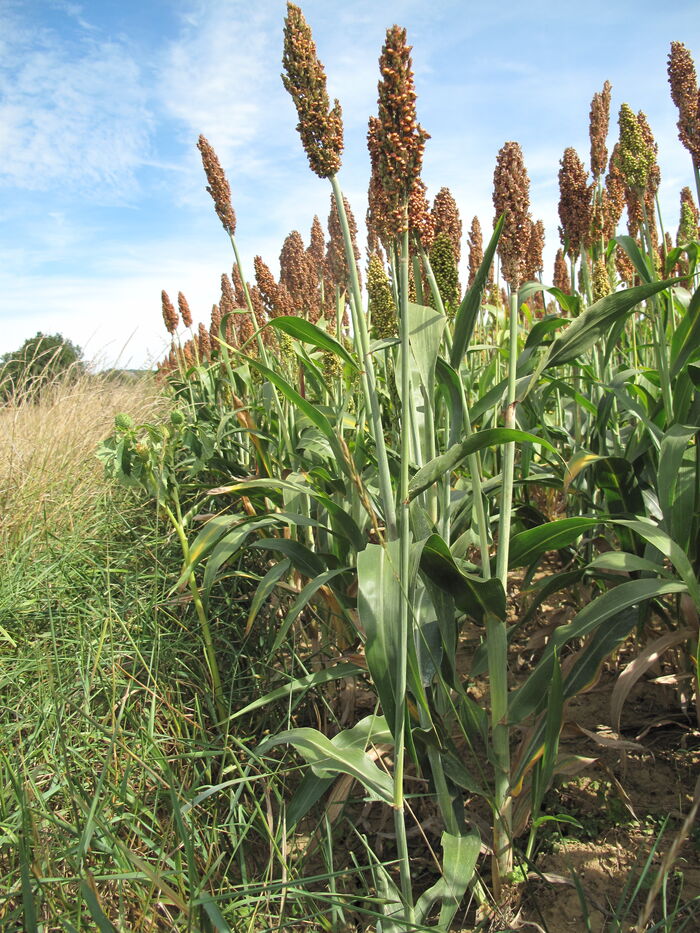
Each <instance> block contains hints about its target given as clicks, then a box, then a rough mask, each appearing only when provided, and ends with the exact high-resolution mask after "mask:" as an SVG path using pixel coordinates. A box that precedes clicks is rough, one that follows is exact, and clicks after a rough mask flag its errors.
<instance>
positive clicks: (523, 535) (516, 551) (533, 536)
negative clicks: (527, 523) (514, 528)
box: [508, 515, 601, 570]
mask: <svg viewBox="0 0 700 933" xmlns="http://www.w3.org/2000/svg"><path fill="white" fill-rule="evenodd" d="M600 523H601V519H600V518H588V517H586V516H583V515H581V516H575V517H573V518H561V519H559V520H558V521H556V522H547V523H546V524H544V525H538V526H537V527H536V528H528V529H527V531H521V532H519V533H518V534H516V535H513V537H512V538H511V539H510V551H509V559H508V566H509V568H510V569H511V570H512V569H513V568H514V567H527V566H529V565H530V564H531V563H533V561H535V560H537V559H538V558H539V557H541V556H542V555H543V554H545V553H546V552H547V551H556V550H559V548H563V547H568V546H569V545H570V544H573V542H574V541H576V539H577V538H579V537H580V536H581V535H582V534H583V533H584V532H586V531H588V530H589V529H590V528H594V527H595V526H596V525H600Z"/></svg>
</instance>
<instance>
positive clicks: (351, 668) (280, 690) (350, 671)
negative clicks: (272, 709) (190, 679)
mask: <svg viewBox="0 0 700 933" xmlns="http://www.w3.org/2000/svg"><path fill="white" fill-rule="evenodd" d="M363 670H364V668H362V667H360V666H359V665H357V664H352V663H350V662H345V661H343V662H342V663H340V664H334V665H333V666H332V667H324V668H323V670H321V671H315V672H314V673H313V674H306V675H305V676H304V677H297V678H296V679H295V680H290V681H289V683H287V684H283V685H282V686H281V687H277V688H276V689H275V690H271V691H270V693H266V694H265V696H263V697H258V699H257V700H253V702H252V703H248V705H247V706H244V707H243V709H239V710H236V712H235V713H233V714H232V715H231V716H229V718H228V721H229V722H231V721H232V720H234V719H239V718H240V717H241V716H247V715H248V714H249V713H253V712H255V710H256V709H260V708H261V707H263V706H267V705H268V704H269V703H276V702H277V700H283V699H287V698H288V697H290V696H292V695H293V694H294V693H299V692H300V691H301V690H308V689H309V688H310V687H317V686H319V685H320V684H327V683H328V682H329V681H331V680H340V679H341V677H354V676H355V675H356V674H362V673H363Z"/></svg>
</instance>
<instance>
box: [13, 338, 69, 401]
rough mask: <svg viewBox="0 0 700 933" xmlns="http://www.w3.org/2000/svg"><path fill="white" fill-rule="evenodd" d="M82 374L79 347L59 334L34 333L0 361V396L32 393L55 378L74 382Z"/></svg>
mask: <svg viewBox="0 0 700 933" xmlns="http://www.w3.org/2000/svg"><path fill="white" fill-rule="evenodd" d="M84 371H85V363H84V362H83V351H82V350H81V349H80V347H78V346H76V345H75V344H74V343H72V342H71V341H70V340H67V339H66V338H65V337H63V336H62V335H61V334H42V333H37V335H36V336H35V337H30V338H29V339H28V340H25V341H24V343H23V344H22V346H21V347H20V348H19V350H15V351H14V352H13V353H6V354H5V355H4V356H2V357H0V396H2V398H3V399H7V398H9V397H11V396H12V395H16V394H18V393H19V394H22V395H24V394H27V393H34V392H36V391H38V390H39V389H41V388H42V387H43V386H45V385H46V384H47V383H49V382H53V381H54V380H56V379H57V378H59V377H65V378H75V377H76V376H78V375H80V374H81V373H83V372H84Z"/></svg>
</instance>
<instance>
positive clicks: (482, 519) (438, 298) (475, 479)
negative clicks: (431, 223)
mask: <svg viewBox="0 0 700 933" xmlns="http://www.w3.org/2000/svg"><path fill="white" fill-rule="evenodd" d="M418 249H419V250H420V255H421V259H422V260H423V266H424V268H425V274H426V278H427V279H428V284H429V285H430V290H431V292H432V294H433V300H434V301H435V306H436V308H437V309H438V311H441V312H442V314H443V315H444V316H445V319H447V312H446V311H445V304H444V302H443V300H442V295H441V294H440V289H439V288H438V284H437V280H436V278H435V273H434V272H433V267H432V265H431V263H430V258H429V256H428V254H427V253H426V252H425V250H424V249H423V246H422V245H421V243H420V241H418ZM445 337H446V339H447V341H448V343H449V342H450V334H449V329H448V328H447V327H446V328H445ZM459 388H460V392H461V396H462V412H463V418H462V421H463V427H464V434H465V436H466V437H471V434H472V425H471V419H470V417H469V404H468V402H467V393H466V391H465V389H464V383H463V382H462V379H461V377H460V380H459ZM467 463H468V464H469V472H470V474H471V478H472V497H473V502H474V508H475V509H476V523H477V526H478V529H479V547H480V549H481V573H482V576H483V578H484V580H490V579H491V562H490V559H489V529H488V522H487V521H486V510H485V509H484V497H483V495H482V492H481V460H480V458H479V454H478V453H477V454H469V457H468V458H467ZM448 483H449V478H448ZM448 501H449V499H448ZM445 540H447V539H445Z"/></svg>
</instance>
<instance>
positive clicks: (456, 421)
mask: <svg viewBox="0 0 700 933" xmlns="http://www.w3.org/2000/svg"><path fill="white" fill-rule="evenodd" d="M435 376H436V378H437V382H438V387H439V390H440V391H441V392H442V394H443V396H444V398H445V402H446V404H447V410H448V412H449V415H450V437H449V440H448V444H449V446H450V447H451V446H452V445H453V444H456V443H457V442H458V440H459V438H460V437H461V436H462V430H463V424H464V400H463V397H462V384H461V380H460V378H459V374H458V373H456V372H455V370H454V369H452V367H451V366H450V364H449V363H446V362H445V360H443V358H442V357H441V356H439V357H438V359H437V364H436V367H435Z"/></svg>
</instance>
